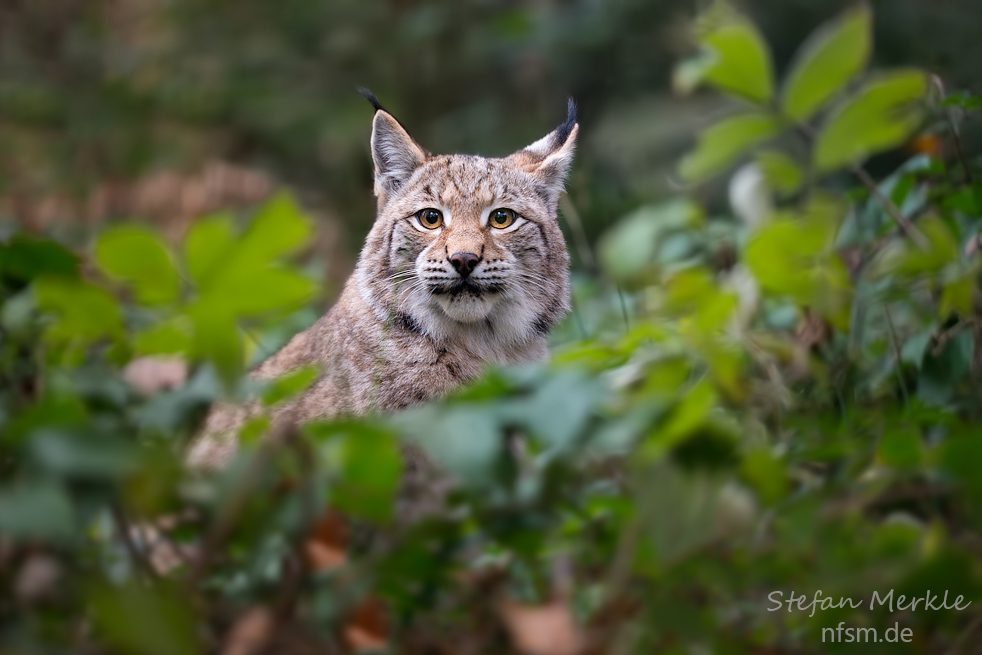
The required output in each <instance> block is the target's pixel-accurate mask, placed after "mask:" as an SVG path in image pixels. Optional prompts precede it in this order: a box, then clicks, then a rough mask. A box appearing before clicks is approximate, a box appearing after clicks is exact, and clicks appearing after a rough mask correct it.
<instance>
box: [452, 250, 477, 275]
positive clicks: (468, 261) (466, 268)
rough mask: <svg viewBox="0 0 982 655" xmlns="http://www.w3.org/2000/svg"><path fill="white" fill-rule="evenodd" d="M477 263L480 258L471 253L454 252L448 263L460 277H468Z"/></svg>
mask: <svg viewBox="0 0 982 655" xmlns="http://www.w3.org/2000/svg"><path fill="white" fill-rule="evenodd" d="M479 261H481V258H480V257H478V256H477V255H475V254H474V253H472V252H455V253H454V254H452V255H450V263H451V264H453V267H454V268H455V269H457V273H459V274H460V277H467V276H468V275H470V274H471V273H472V272H473V271H474V267H475V266H477V263H478V262H479Z"/></svg>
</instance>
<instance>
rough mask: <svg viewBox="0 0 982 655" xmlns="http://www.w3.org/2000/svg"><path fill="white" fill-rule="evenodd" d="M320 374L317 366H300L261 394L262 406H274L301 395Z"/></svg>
mask: <svg viewBox="0 0 982 655" xmlns="http://www.w3.org/2000/svg"><path fill="white" fill-rule="evenodd" d="M320 373H321V369H320V367H319V366H302V367H300V368H298V369H296V370H294V371H291V372H290V373H287V374H286V375H284V376H283V377H281V378H277V379H276V380H273V381H272V382H271V383H270V384H269V386H268V387H266V389H264V390H263V392H262V400H263V404H264V405H267V406H269V405H275V404H276V403H279V402H282V401H284V400H287V399H289V398H293V397H294V396H297V395H299V394H301V393H303V392H304V391H306V390H307V389H308V388H309V387H310V385H312V384H313V383H314V382H316V381H317V378H318V377H319V376H320Z"/></svg>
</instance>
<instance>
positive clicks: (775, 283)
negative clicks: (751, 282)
mask: <svg viewBox="0 0 982 655" xmlns="http://www.w3.org/2000/svg"><path fill="white" fill-rule="evenodd" d="M836 213H837V210H836V208H835V207H834V206H832V205H828V206H824V203H818V204H813V206H812V207H811V208H809V209H806V213H805V215H803V216H800V217H795V218H791V217H784V218H778V219H775V220H773V221H772V222H770V223H768V224H767V225H765V226H764V227H763V228H762V229H761V230H760V231H759V232H758V233H757V234H755V235H754V236H753V238H752V239H751V240H750V242H749V243H748V244H747V247H746V248H745V250H744V261H745V262H746V264H747V267H748V268H749V269H750V271H751V272H752V273H753V274H754V277H756V278H757V281H758V282H759V283H760V286H761V289H763V290H764V291H766V292H769V293H774V294H780V295H787V296H790V297H791V298H793V299H794V300H795V301H796V303H797V304H798V305H799V306H807V307H810V308H812V309H813V310H814V311H816V312H818V314H819V315H820V316H823V317H825V318H827V319H828V320H829V321H831V322H832V323H833V324H834V325H836V327H840V328H845V326H847V325H848V322H849V304H850V299H851V283H850V281H849V273H848V271H847V270H846V268H845V265H844V264H843V263H842V260H841V259H840V258H839V257H838V256H837V255H836V254H835V253H834V252H833V250H832V243H833V239H834V237H835V229H836V220H835V217H836Z"/></svg>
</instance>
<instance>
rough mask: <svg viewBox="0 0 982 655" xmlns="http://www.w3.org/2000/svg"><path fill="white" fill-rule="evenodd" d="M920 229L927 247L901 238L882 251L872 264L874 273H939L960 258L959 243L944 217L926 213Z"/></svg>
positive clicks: (915, 275) (917, 274) (920, 223)
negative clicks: (873, 264)
mask: <svg viewBox="0 0 982 655" xmlns="http://www.w3.org/2000/svg"><path fill="white" fill-rule="evenodd" d="M917 229H918V230H919V231H920V233H921V234H922V235H923V236H924V237H925V240H926V244H925V245H924V247H921V246H918V245H916V244H914V243H911V242H910V241H908V240H906V239H905V240H902V241H901V240H899V239H898V240H897V241H896V242H895V243H894V244H891V246H890V247H888V248H885V249H884V250H883V252H882V253H881V255H880V257H879V258H878V260H877V262H876V264H875V266H874V268H873V273H874V274H875V275H879V276H882V275H903V276H908V277H917V276H922V275H930V274H932V273H934V274H937V273H940V272H941V271H942V270H943V269H944V268H945V267H946V266H948V265H949V264H951V263H952V262H956V261H958V258H959V250H958V243H957V242H956V241H955V238H954V236H952V234H951V231H950V230H949V229H948V226H947V225H946V224H945V222H944V221H943V220H942V219H941V218H939V217H937V216H926V217H924V218H922V219H921V220H920V221H918V223H917Z"/></svg>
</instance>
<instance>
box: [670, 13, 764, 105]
mask: <svg viewBox="0 0 982 655" xmlns="http://www.w3.org/2000/svg"><path fill="white" fill-rule="evenodd" d="M700 23H701V31H702V34H701V38H700V43H701V44H702V46H703V47H704V48H706V50H707V51H708V52H709V56H710V57H711V59H709V60H708V61H707V62H706V63H705V64H704V67H703V69H702V71H701V74H702V79H703V80H705V81H706V82H708V83H709V84H712V85H713V86H715V87H716V88H717V89H719V90H721V91H724V92H726V93H730V94H733V95H735V96H738V97H740V98H743V99H745V100H749V101H751V102H754V103H758V104H766V103H768V102H770V100H771V98H772V97H773V95H774V80H773V78H774V74H773V66H772V64H771V55H770V52H769V51H768V49H767V45H766V44H765V43H764V40H763V39H762V38H761V36H760V32H758V31H757V28H756V27H755V26H754V25H753V23H751V22H750V21H748V20H747V19H746V18H744V17H743V16H740V15H739V14H737V13H735V12H733V11H732V10H731V9H729V8H728V7H724V6H723V5H722V4H717V5H715V6H714V7H712V8H710V10H709V12H707V14H706V15H704V16H702V17H701V18H700ZM697 72H698V71H697V70H691V71H689V72H688V74H687V76H686V77H687V78H689V79H698V78H697Z"/></svg>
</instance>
